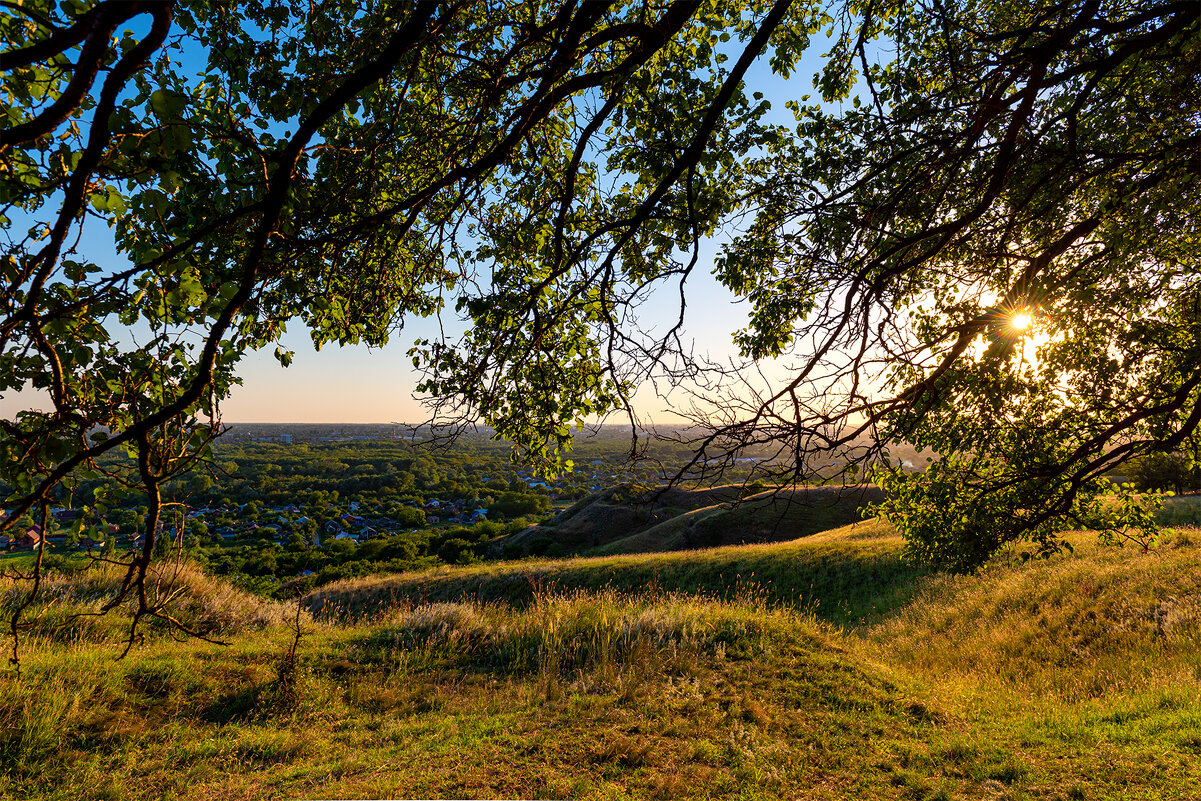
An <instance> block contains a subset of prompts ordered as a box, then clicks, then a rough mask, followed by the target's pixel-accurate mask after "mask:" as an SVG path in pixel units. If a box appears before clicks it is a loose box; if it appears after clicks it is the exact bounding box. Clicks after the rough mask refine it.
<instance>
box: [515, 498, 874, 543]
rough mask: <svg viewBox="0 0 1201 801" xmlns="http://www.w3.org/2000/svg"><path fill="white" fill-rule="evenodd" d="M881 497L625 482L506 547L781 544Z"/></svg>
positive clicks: (853, 514) (855, 514)
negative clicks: (643, 485) (646, 486)
mask: <svg viewBox="0 0 1201 801" xmlns="http://www.w3.org/2000/svg"><path fill="white" fill-rule="evenodd" d="M880 498H881V494H880V491H879V489H878V488H876V487H841V486H823V487H790V488H780V489H774V490H768V491H762V492H758V493H750V494H748V493H747V491H746V488H745V487H743V486H742V485H737V484H731V485H726V486H719V487H711V488H707V489H692V490H689V489H684V488H681V487H658V488H652V489H638V488H633V487H630V486H629V485H623V486H619V487H614V488H610V489H606V490H603V491H601V492H598V493H595V494H593V495H590V496H589V497H587V498H584V499H583V500H581V501H578V502H576V503H575V504H573V505H572V506H571V507H569V508H567V509H565V510H564V511H562V512H560V513H559V514H557V515H555V516H554V517H553V518H551V519H550V520H548V521H547V522H546V523H544V524H542V525H538V526H531V527H530V528H528V529H526V530H524V531H521V532H519V533H517V534H514V535H511V536H510V537H508V538H505V540H503V541H501V542H500V543H498V547H500V548H504V549H506V550H507V551H512V550H513V549H517V550H519V551H521V552H523V553H529V552H530V551H531V550H544V549H545V548H546V547H547V545H548V544H550V543H553V544H554V545H555V546H557V547H558V549H559V550H561V551H562V552H563V553H569V554H574V553H584V554H587V555H604V554H615V553H646V552H650V551H675V550H686V549H697V548H711V547H715V546H720V545H736V544H744V543H753V542H780V541H785V540H792V539H796V538H797V537H804V536H808V535H810V534H815V533H817V532H819V531H826V530H828V529H831V528H836V527H838V526H843V525H846V524H848V523H852V522H855V521H857V520H861V519H862V514H861V512H860V509H861V507H863V506H865V505H866V504H868V503H872V502H875V501H878V500H880ZM539 542H541V543H542V545H541V548H538V547H536V546H535V544H536V543H539Z"/></svg>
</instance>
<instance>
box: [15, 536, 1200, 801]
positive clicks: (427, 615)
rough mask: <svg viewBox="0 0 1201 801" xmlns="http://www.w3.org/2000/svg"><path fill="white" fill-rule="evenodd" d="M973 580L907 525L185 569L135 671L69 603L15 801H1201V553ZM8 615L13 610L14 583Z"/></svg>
mask: <svg viewBox="0 0 1201 801" xmlns="http://www.w3.org/2000/svg"><path fill="white" fill-rule="evenodd" d="M1072 541H1073V544H1074V545H1075V549H1076V550H1075V553H1074V554H1063V555H1060V556H1057V557H1055V558H1053V559H1051V560H1048V561H1043V562H1030V563H1026V564H1020V563H1017V562H1015V561H1012V560H1006V559H1005V558H1001V559H999V560H997V561H996V562H995V563H994V564H993V565H992V566H991V567H989V568H987V569H985V570H983V571H981V572H979V573H977V574H974V575H970V576H949V575H941V574H932V573H930V572H928V571H924V570H919V569H917V568H914V567H912V566H910V565H909V564H908V563H906V562H905V561H904V559H903V558H902V555H901V543H900V540H899V538H898V537H897V536H896V534H895V533H894V532H893V531H892V530H891V529H890V528H889V527H888V526H887V525H886V524H884V523H881V522H879V521H875V520H872V521H866V522H863V523H858V524H855V525H852V526H847V527H843V528H840V529H835V530H832V531H828V532H824V533H821V534H817V535H814V536H811V537H807V538H804V539H800V540H796V541H792V542H786V543H776V544H765V545H751V546H733V547H723V548H713V549H708V550H703V551H690V552H676V553H668V554H644V555H627V556H605V557H594V558H575V559H566V560H523V561H519V562H499V563H491V564H484V565H473V566H467V567H458V568H452V567H444V568H439V569H436V570H433V571H425V572H421V573H413V574H404V575H399V576H383V577H375V578H361V579H354V580H348V581H344V582H341V583H335V584H332V585H329V586H327V587H324V588H320V589H319V590H317V591H315V592H313V593H311V594H309V595H308V596H305V597H304V598H303V599H302V608H301V610H300V613H299V615H298V614H297V607H296V606H295V605H293V604H282V603H278V602H275V601H270V600H266V599H262V598H257V597H253V596H250V595H247V594H245V593H242V592H240V591H238V590H235V589H232V588H230V587H229V586H228V585H226V584H224V583H222V582H221V581H219V580H217V579H214V578H210V577H207V576H204V575H202V574H200V573H199V572H198V571H196V570H194V569H193V568H191V567H189V566H187V565H181V566H172V565H170V564H169V563H166V562H164V563H160V570H161V571H162V572H161V574H160V586H161V587H163V591H164V592H170V593H171V594H172V597H173V603H174V608H175V609H177V610H178V614H179V615H180V616H181V619H185V620H187V621H188V622H190V623H191V624H193V625H197V626H202V627H205V628H206V630H211V632H212V636H213V638H214V639H221V640H222V641H223V642H224V643H226V644H224V645H219V644H214V643H207V642H202V641H199V640H196V639H177V638H173V637H171V636H170V634H169V632H168V631H167V630H166V629H165V627H163V626H149V627H147V631H146V635H147V639H146V641H145V642H144V643H141V644H139V645H136V646H135V647H134V648H133V650H132V651H131V652H130V654H129V656H127V657H126V658H125V659H121V660H118V659H117V658H116V656H117V654H118V653H119V652H120V647H121V644H120V638H121V636H122V634H123V629H122V627H121V621H120V619H119V618H116V617H112V616H108V617H91V616H85V617H76V615H78V614H80V613H86V612H88V611H92V610H94V609H95V608H96V607H97V605H98V604H99V603H100V602H101V601H102V600H103V599H104V598H105V597H107V595H108V594H109V593H111V591H112V588H113V586H114V582H115V580H116V577H115V575H113V574H104V573H93V574H88V575H87V576H86V577H80V576H73V577H61V578H57V579H54V580H52V581H51V582H50V583H49V585H48V586H47V593H46V597H45V600H44V602H42V603H41V604H40V605H39V606H38V607H37V608H36V609H35V610H34V611H33V618H34V619H35V621H36V623H35V626H34V628H33V629H32V630H31V631H30V632H29V633H28V634H27V635H26V641H25V643H24V644H23V646H22V652H21V656H22V670H21V677H20V678H19V679H18V678H17V677H16V676H15V674H13V673H12V672H11V671H10V672H9V673H7V674H6V677H5V678H4V679H3V680H2V681H3V682H4V685H5V686H4V692H3V693H2V695H0V699H2V700H0V751H2V752H3V753H4V754H5V761H4V765H5V768H4V771H3V777H2V778H0V796H3V797H8V798H31V797H38V798H79V797H95V798H159V797H161V798H196V799H205V798H222V799H225V798H235V799H236V798H269V797H300V798H305V797H320V798H330V797H333V798H365V797H366V798H379V797H398V798H405V797H464V798H470V797H543V798H583V797H589V798H613V799H616V798H642V797H658V798H747V799H752V798H763V799H768V798H785V797H786V798H806V799H833V798H862V797H873V798H898V799H901V798H904V799H927V798H928V799H937V798H946V799H950V798H987V799H1005V798H1008V799H1023V798H1062V799H1103V798H1115V799H1116V798H1123V799H1127V798H1146V799H1159V798H1188V797H1201V648H1199V647H1198V646H1199V645H1201V575H1199V574H1198V572H1197V570H1196V565H1197V560H1198V557H1199V556H1201V550H1199V548H1201V533H1199V532H1198V531H1196V530H1195V529H1188V528H1182V529H1179V530H1178V531H1177V532H1176V533H1175V534H1174V535H1172V536H1171V537H1169V538H1166V539H1165V541H1164V542H1163V543H1162V544H1161V545H1160V547H1159V548H1157V549H1155V550H1154V551H1151V552H1148V553H1143V552H1141V551H1138V550H1136V549H1131V548H1115V547H1106V546H1101V545H1098V544H1097V542H1096V537H1095V535H1094V534H1091V533H1088V532H1081V533H1078V534H1074V535H1072ZM2 597H3V599H4V603H5V604H6V605H7V606H9V607H11V605H12V604H13V603H14V602H15V599H16V597H17V596H16V593H15V588H13V587H11V586H10V587H5V588H4V589H3V595H2Z"/></svg>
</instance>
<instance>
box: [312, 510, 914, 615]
mask: <svg viewBox="0 0 1201 801" xmlns="http://www.w3.org/2000/svg"><path fill="white" fill-rule="evenodd" d="M928 581H929V573H928V571H926V570H923V569H920V568H917V567H914V566H913V565H911V564H909V563H908V562H906V561H905V560H904V558H903V557H902V553H901V541H900V538H899V537H897V536H896V535H895V534H894V533H893V532H892V529H891V528H888V527H887V526H886V525H885V524H883V523H881V522H879V521H876V520H872V521H866V522H863V523H858V524H854V525H851V526H847V527H844V528H842V529H837V530H835V531H832V532H827V533H824V534H819V535H815V536H811V537H807V538H804V539H802V540H797V541H795V542H788V543H781V544H767V545H741V546H727V547H723V548H711V549H705V550H697V551H683V552H670V553H652V554H637V555H624V556H606V557H582V558H574V559H530V560H524V561H520V562H501V563H490V564H483V565H474V566H469V567H464V568H438V569H435V570H432V571H424V572H420V573H410V574H401V575H397V576H387V577H382V578H381V577H368V578H364V579H355V580H350V581H344V582H338V583H335V584H331V585H328V586H327V587H323V588H321V589H320V590H318V591H316V592H313V593H310V594H309V595H308V596H306V603H307V604H308V605H309V606H310V608H311V609H312V610H313V611H314V612H315V613H316V614H318V615H319V616H324V617H334V618H337V619H340V620H354V619H358V618H361V617H363V616H371V615H374V614H377V613H378V612H379V611H380V610H382V609H387V608H389V607H392V606H394V605H396V604H397V603H429V602H437V601H456V600H460V599H471V600H475V601H480V602H492V601H498V602H505V603H509V604H516V605H522V604H526V603H529V602H530V600H531V599H533V598H534V597H535V596H536V595H537V594H538V593H539V592H547V591H553V590H563V589H585V590H592V591H601V590H616V591H620V592H637V591H642V590H645V589H647V588H660V589H665V590H666V589H670V590H674V591H680V592H690V593H703V594H706V595H711V596H714V597H717V598H723V599H728V598H734V597H736V596H738V595H739V594H742V593H745V592H747V591H748V589H750V588H753V589H754V592H755V593H761V594H762V595H763V596H764V598H765V600H767V601H768V602H770V603H773V604H787V605H789V606H792V607H796V608H801V609H805V610H807V611H812V612H813V613H814V614H815V615H816V616H817V617H818V618H819V619H821V620H823V621H825V622H828V623H832V624H835V625H838V626H859V625H865V624H868V623H871V622H875V621H878V620H880V619H882V618H883V616H885V615H888V614H890V613H891V612H892V611H893V610H894V609H896V608H897V607H898V606H900V605H903V604H905V603H907V602H908V601H909V600H910V599H911V598H912V597H913V596H914V594H915V593H917V592H919V591H920V590H921V588H922V587H923V586H924V585H925V583H926V582H928Z"/></svg>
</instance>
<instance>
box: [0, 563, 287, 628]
mask: <svg viewBox="0 0 1201 801" xmlns="http://www.w3.org/2000/svg"><path fill="white" fill-rule="evenodd" d="M124 575H125V570H124V568H122V567H120V566H118V565H106V564H95V565H92V566H90V567H89V568H87V569H85V570H81V571H72V572H54V571H51V572H49V573H47V575H46V577H45V578H44V579H43V580H42V585H41V588H40V590H39V592H38V597H37V598H36V600H35V601H34V603H33V604H32V605H30V607H29V608H28V609H26V610H25V612H24V614H23V615H22V621H23V622H24V623H27V624H28V625H27V627H26V628H25V629H24V631H25V632H26V633H25V636H26V637H28V638H31V639H48V640H51V641H55V642H62V643H67V642H97V641H103V640H108V639H112V638H113V637H114V636H119V635H120V633H121V632H122V631H123V630H124V629H125V627H126V626H127V625H128V620H129V614H131V612H132V610H133V609H134V608H136V598H135V597H134V596H133V595H132V594H131V595H130V597H128V598H126V599H125V600H124V601H123V602H122V603H121V604H120V605H118V606H117V607H115V608H114V609H112V610H111V611H109V612H108V613H107V614H103V615H102V614H101V610H102V609H103V607H104V606H105V605H106V604H108V603H109V602H110V601H111V600H112V599H114V598H115V597H116V596H117V594H118V592H119V590H120V587H121V582H122V579H123V578H124ZM147 578H148V582H147V586H148V596H149V599H150V602H151V604H152V605H154V606H156V607H158V606H161V607H162V608H163V609H164V611H166V612H168V613H169V614H170V615H171V616H172V617H174V618H175V619H176V620H178V621H180V622H181V623H183V624H184V625H186V626H188V627H189V628H191V629H193V630H194V631H198V632H204V633H206V634H211V635H214V636H228V635H232V634H237V633H240V632H244V631H251V630H256V629H262V628H267V627H272V626H277V625H280V624H282V623H284V622H285V621H286V619H287V611H286V609H285V607H284V606H283V605H282V604H279V603H277V602H274V601H268V600H264V599H262V598H257V597H255V596H253V595H250V594H249V593H246V592H243V591H242V590H239V589H236V588H234V587H233V586H231V585H230V584H229V583H228V582H225V581H223V580H221V579H220V578H216V577H213V576H208V575H205V574H204V572H203V571H202V570H201V569H200V568H199V567H197V566H196V565H194V564H191V563H189V562H180V561H175V560H162V561H158V562H154V563H152V564H151V566H150V571H149V574H148V577H147ZM29 589H30V585H29V583H28V582H27V581H21V580H18V579H16V578H13V577H12V576H6V577H2V578H0V618H2V619H5V620H7V619H9V618H11V615H12V614H13V612H14V611H15V610H16V609H17V607H18V606H19V605H20V604H21V603H22V601H23V600H24V599H25V597H26V596H27V594H28V592H29ZM170 628H171V627H170V626H169V625H167V624H166V623H164V622H163V621H161V620H154V619H148V620H147V621H146V629H145V631H146V632H147V633H151V634H153V633H156V632H165V631H167V630H169V629H170Z"/></svg>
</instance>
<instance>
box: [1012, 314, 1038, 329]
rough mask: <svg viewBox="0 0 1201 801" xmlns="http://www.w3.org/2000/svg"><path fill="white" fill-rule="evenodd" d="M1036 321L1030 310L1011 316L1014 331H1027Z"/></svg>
mask: <svg viewBox="0 0 1201 801" xmlns="http://www.w3.org/2000/svg"><path fill="white" fill-rule="evenodd" d="M1033 323H1034V319H1033V318H1032V317H1031V316H1030V314H1029V313H1028V312H1018V313H1017V314H1014V315H1013V316H1011V317H1010V318H1009V327H1010V328H1011V329H1012V330H1014V331H1026V330H1027V329H1029V328H1030V326H1031V325H1032V324H1033Z"/></svg>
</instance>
